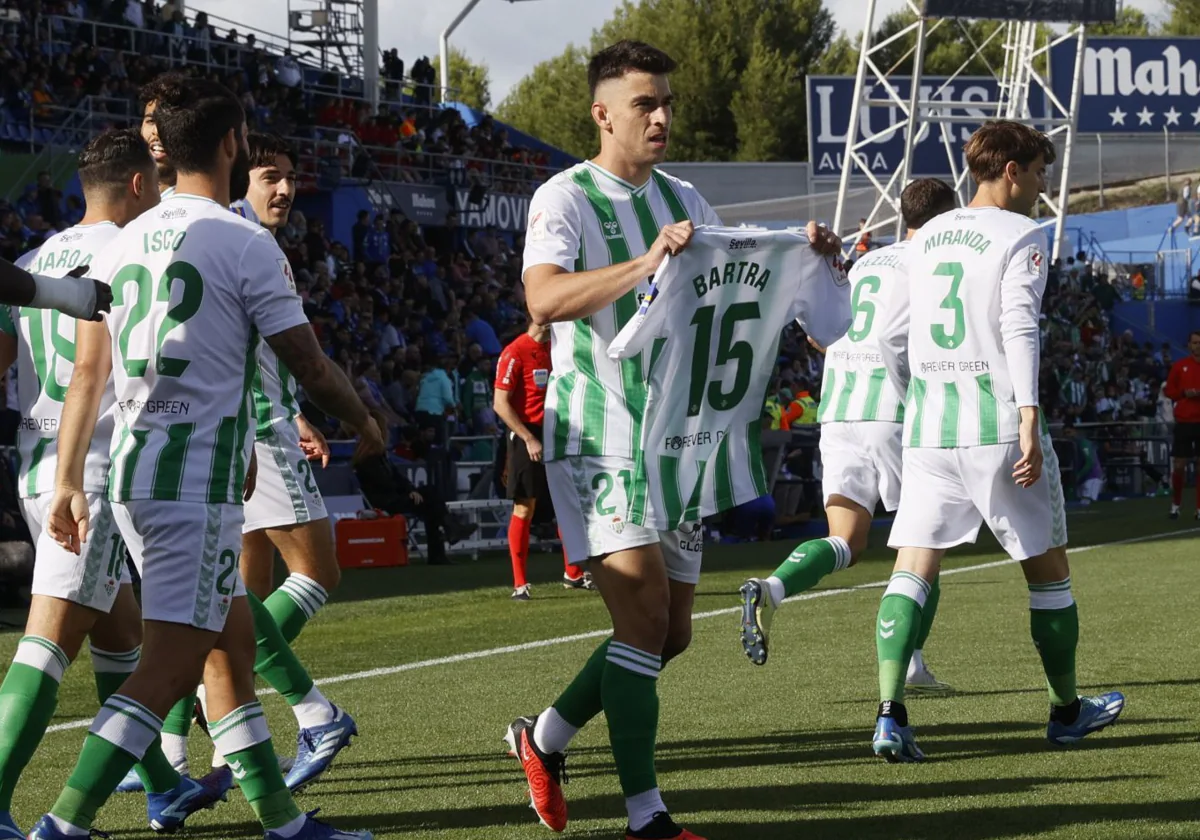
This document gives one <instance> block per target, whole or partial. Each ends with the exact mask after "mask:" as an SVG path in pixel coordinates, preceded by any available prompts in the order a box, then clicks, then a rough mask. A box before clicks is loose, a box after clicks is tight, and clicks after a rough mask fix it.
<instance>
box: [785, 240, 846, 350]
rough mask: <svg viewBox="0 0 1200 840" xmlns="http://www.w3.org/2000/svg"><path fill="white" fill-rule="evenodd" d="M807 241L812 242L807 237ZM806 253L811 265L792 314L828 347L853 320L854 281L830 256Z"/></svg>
mask: <svg viewBox="0 0 1200 840" xmlns="http://www.w3.org/2000/svg"><path fill="white" fill-rule="evenodd" d="M804 242H805V243H807V242H808V240H807V238H804ZM805 247H806V248H807V244H806V246H805ZM804 257H805V260H806V262H807V266H806V268H805V270H804V272H803V276H802V277H801V278H800V283H799V288H798V289H797V292H796V296H795V298H793V300H792V312H791V316H792V318H794V319H795V320H796V321H799V322H800V326H802V327H804V331H805V332H806V333H808V334H809V335H810V336H811V337H812V339H813V341H815V342H817V344H820V345H821V346H822V347H828V346H829V345H831V344H833V343H834V342H835V341H837V340H838V339H839V338H841V337H842V336H844V335H845V334H846V330H848V329H850V325H851V323H853V317H852V313H851V309H850V281H849V280H848V279H847V278H846V272H844V271H843V270H842V269H841V267H840V266H839V265H835V264H834V263H833V261H832V260H830V259H828V258H827V257H821V256H818V255H817V254H816V253H814V252H813V251H811V250H807V251H806V252H805V254H804Z"/></svg>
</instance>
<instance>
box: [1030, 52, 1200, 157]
mask: <svg viewBox="0 0 1200 840" xmlns="http://www.w3.org/2000/svg"><path fill="white" fill-rule="evenodd" d="M1075 50H1076V42H1075V41H1064V42H1063V43H1061V44H1059V45H1058V46H1056V47H1055V48H1054V49H1053V50H1051V51H1050V87H1051V89H1052V90H1053V91H1054V95H1055V96H1056V97H1057V98H1058V100H1059V101H1060V102H1062V104H1063V105H1064V106H1066V105H1067V104H1068V103H1069V102H1070V97H1071V82H1072V80H1073V78H1074V74H1075ZM1078 114H1079V123H1078V130H1079V131H1081V132H1084V133H1086V134H1101V133H1107V134H1144V133H1156V134H1161V133H1162V132H1163V129H1166V130H1167V131H1172V132H1175V131H1183V132H1200V38H1089V39H1088V42H1087V49H1086V51H1085V52H1084V55H1083V89H1082V92H1081V97H1080V100H1079V110H1078Z"/></svg>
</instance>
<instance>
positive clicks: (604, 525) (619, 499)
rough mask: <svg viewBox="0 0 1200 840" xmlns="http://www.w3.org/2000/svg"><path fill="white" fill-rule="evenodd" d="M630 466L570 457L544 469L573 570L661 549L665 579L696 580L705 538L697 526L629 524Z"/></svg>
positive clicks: (620, 461) (614, 460)
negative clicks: (630, 552) (608, 557)
mask: <svg viewBox="0 0 1200 840" xmlns="http://www.w3.org/2000/svg"><path fill="white" fill-rule="evenodd" d="M633 467H634V465H633V461H632V460H631V459H629V458H612V457H607V456H572V457H567V458H563V459H561V460H558V461H550V462H548V463H547V464H546V483H547V484H548V485H549V486H550V499H551V501H553V502H554V514H555V516H556V517H557V518H558V528H559V530H560V531H561V532H562V541H563V548H564V549H565V550H566V552H567V559H568V561H569V562H570V563H571V564H572V565H580V564H582V563H584V562H585V561H586V560H588V559H589V558H592V557H600V556H602V555H605V554H612V553H614V552H617V551H624V550H626V549H630V548H636V547H638V546H640V545H652V544H654V543H660V544H661V545H662V553H663V559H664V560H665V561H666V564H667V576H668V577H669V578H671V580H676V581H679V582H680V583H690V584H693V585H694V584H696V583H698V582H699V580H700V558H701V555H702V554H703V550H704V532H703V531H702V530H701V527H700V523H699V522H695V523H691V524H689V525H687V526H685V527H683V528H681V529H679V530H677V531H657V530H655V529H653V528H645V527H642V526H641V525H635V524H633V523H632V522H630V521H629V518H628V513H629V505H630V490H631V487H630V484H631V482H632V479H633V474H634V469H633Z"/></svg>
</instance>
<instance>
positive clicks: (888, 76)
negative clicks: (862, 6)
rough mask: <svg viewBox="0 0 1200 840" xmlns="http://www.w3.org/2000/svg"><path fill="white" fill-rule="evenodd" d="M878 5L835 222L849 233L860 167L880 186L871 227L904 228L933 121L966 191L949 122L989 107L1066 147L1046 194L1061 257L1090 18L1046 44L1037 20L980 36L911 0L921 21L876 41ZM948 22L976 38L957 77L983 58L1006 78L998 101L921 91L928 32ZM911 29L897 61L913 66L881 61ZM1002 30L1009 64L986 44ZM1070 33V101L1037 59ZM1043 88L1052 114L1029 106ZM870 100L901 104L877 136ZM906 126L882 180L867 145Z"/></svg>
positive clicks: (899, 232) (867, 29) (858, 80)
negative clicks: (900, 150)
mask: <svg viewBox="0 0 1200 840" xmlns="http://www.w3.org/2000/svg"><path fill="white" fill-rule="evenodd" d="M876 5H877V4H876V0H867V3H866V6H867V9H866V18H865V20H864V21H863V34H862V44H861V48H860V51H859V59H858V72H857V75H856V77H855V85H854V101H853V103H852V105H851V110H850V126H849V130H848V131H847V132H846V152H845V157H844V159H843V161H844V164H843V167H842V176H841V181H840V183H839V185H838V204H837V211H836V213H835V216H834V229H835V230H836V231H837V232H838V233H839V234H842V235H845V234H847V233H848V231H847V230H846V229H845V224H844V222H845V220H844V215H845V213H844V210H845V208H846V201H847V196H848V194H849V193H850V191H851V179H852V177H853V176H854V175H855V174H856V172H860V173H861V174H862V175H863V176H865V178H866V180H867V181H868V182H869V184H870V187H871V188H873V189H874V190H875V202H874V206H873V207H872V209H871V212H870V214H869V215H868V216H867V225H866V230H867V231H871V232H874V231H881V230H888V229H891V230H892V231H894V233H895V235H896V237H897V238H900V237H902V236H903V233H904V230H903V228H904V222H903V220H902V219H901V217H900V192H901V191H902V190H903V189H904V186H905V185H906V184H907V183H908V182H909V180H910V177H911V176H910V173H911V172H912V165H913V153H914V149H915V146H916V141H917V138H918V135H919V134H920V132H921V130H922V129H923V128H926V127H928V128H929V130H930V131H933V130H935V128H934V126H936V130H937V131H938V132H939V133H940V135H941V140H942V146H943V148H944V150H945V153H946V157H947V161H948V164H949V165H948V169H949V171H950V173H951V176H952V179H953V181H954V187H955V190H956V191H957V192H958V193H959V195H960V196H965V194H966V190H967V189H968V187H969V185H968V183H967V178H968V175H969V173H968V172H967V170H966V166H965V164H964V162H963V158H962V147H961V143H960V142H957V141H956V140H955V139H954V138H953V136H952V132H951V130H950V127H951V126H954V125H961V124H963V123H977V122H979V118H978V117H972V116H968V115H966V114H965V113H963V111H962V109H964V108H974V109H977V110H978V109H985V108H986V109H987V110H989V111H991V112H992V113H990V114H989V116H994V117H996V118H1001V119H1009V120H1014V121H1016V122H1020V123H1024V124H1026V125H1031V126H1034V127H1036V128H1038V129H1039V130H1041V131H1043V132H1045V133H1046V134H1047V135H1049V136H1051V137H1052V138H1053V139H1054V140H1055V142H1056V145H1058V146H1059V149H1060V154H1059V159H1058V162H1057V164H1056V167H1057V173H1056V174H1058V175H1059V190H1058V194H1057V197H1056V198H1055V197H1052V196H1051V195H1049V194H1047V193H1043V194H1042V201H1043V202H1044V204H1045V205H1046V207H1047V208H1049V210H1050V212H1051V214H1052V216H1053V218H1054V223H1055V228H1054V238H1053V251H1054V257H1057V256H1058V252H1059V249H1060V247H1061V245H1062V242H1063V223H1064V220H1065V210H1066V196H1067V188H1068V184H1069V183H1070V181H1069V178H1070V172H1071V151H1072V148H1073V146H1074V144H1075V127H1076V112H1077V110H1078V107H1079V96H1080V91H1081V80H1082V75H1083V72H1082V71H1083V56H1084V50H1085V47H1086V43H1087V34H1086V31H1085V28H1084V26H1083V25H1082V24H1072V25H1071V26H1070V27H1069V28H1068V30H1067V31H1066V32H1065V33H1064V34H1062V35H1055V36H1053V37H1050V38H1049V39H1048V40H1046V39H1043V40H1044V43H1042V44H1040V45H1039V44H1038V35H1039V32H1041V31H1042V29H1041V27H1039V26H1038V24H1036V23H1034V22H1031V21H1008V22H1005V23H1003V24H1002V25H1000V26H998V27H996V29H995V30H994V31H993V32H992V33H991V35H989V36H988V37H987V38H986V39H985V40H983V41H982V42H980V43H976V41H975V39H974V38H973V37H972V35H971V33H970V31H969V30H968V29H967V28H966V27H965V26H963V24H962V22H961V21H959V20H958V19H953V18H938V19H931V18H927V17H925V16H924V14H923V12H922V9H921V8H919V7H918V5H917V3H916V2H914V0H905V5H906V7H907V9H908V10H909V11H911V12H912V13H913V14H915V15H916V16H917V19H916V21H914V22H913V23H911V24H910V25H908V26H906V27H904V28H903V29H901V30H900V31H899V32H897V33H895V34H894V35H891V36H889V37H888V38H886V39H883V40H880V41H878V42H876V41H875V32H874V29H875V12H876ZM942 26H956V27H958V28H959V29H961V31H962V36H963V38H964V40H965V42H966V43H968V44H970V45H971V47H972V49H973V52H972V53H971V55H970V56H969V57H968V58H967V60H966V61H964V62H963V64H962V66H960V67H959V68H958V69H957V70H956V71H955V72H954V73H953V74H951V76H950V80H953V79H955V78H957V77H959V76H961V75H963V74H964V72H965V71H966V69H967V67H968V66H970V65H971V63H972V62H973V61H974V60H975V59H976V58H979V59H980V60H981V63H982V64H984V65H985V66H987V67H988V69H989V70H990V71H991V73H992V76H993V77H994V78H995V79H996V80H997V83H998V85H999V98H998V102H997V103H995V104H994V105H988V106H984V105H983V104H982V103H979V102H958V101H952V100H951V101H948V100H945V99H938V96H939V95H940V94H941V92H942V89H943V88H938V89H936V90H933V91H932V92H930V93H929V95H928V96H927V97H925V98H923V97H922V96H921V93H922V91H921V87H922V84H923V78H924V63H925V47H926V38H927V35H928V34H929V33H930V32H931V31H933V30H934V29H935V28H937V27H942ZM910 34H915V38H916V45H915V47H914V49H912V50H910V51H909V53H908V54H907V55H906V56H905V57H904V58H903V59H902V60H901V61H898V62H897V67H901V68H907V65H908V59H909V58H910V57H911V59H912V65H911V66H912V70H911V73H904V72H896V70H897V67H893V68H890V69H887V70H885V69H882V68H881V67H880V66H879V64H878V60H879V57H880V56H881V54H882V51H883V50H884V49H886V48H887V47H889V46H891V45H893V44H895V42H896V41H898V40H899V39H901V38H905V37H908V36H909V35H910ZM998 38H1003V44H1004V65H1003V67H999V68H995V67H991V65H990V64H988V61H987V58H986V57H985V56H984V50H985V49H986V48H987V47H988V45H989V44H991V43H992V42H993V41H994V40H996V39H998ZM1071 40H1074V41H1076V42H1077V47H1076V54H1075V55H1076V57H1075V70H1074V78H1073V80H1072V84H1071V98H1070V100H1069V101H1068V102H1061V101H1060V100H1059V99H1058V98H1057V97H1056V96H1055V95H1054V92H1053V91H1052V90H1051V89H1050V82H1049V79H1047V78H1046V75H1045V74H1044V73H1043V72H1042V71H1041V70H1039V69H1038V65H1039V64H1040V63H1043V62H1044V61H1045V59H1046V58H1047V57H1048V55H1049V51H1050V50H1051V49H1052V48H1053V47H1054V46H1056V45H1058V44H1060V43H1062V42H1064V41H1071ZM901 75H911V88H910V90H909V95H908V96H907V97H902V96H901V95H900V93H899V91H898V90H897V87H896V85H895V84H894V83H893V82H892V79H894V78H895V77H896V76H901ZM943 87H944V86H943ZM874 91H879V92H880V93H881V94H882V98H880V93H874V94H873V92H874ZM1043 94H1044V95H1045V100H1046V114H1045V116H1035V115H1034V113H1033V111H1032V109H1031V108H1030V104H1029V103H1030V99H1031V97H1039V96H1042V95H1043ZM864 107H875V108H877V109H878V108H892V109H895V113H896V114H897V117H896V119H895V122H893V123H892V124H891V125H889V126H888V127H887V128H885V129H883V130H882V131H874V132H873V133H872V134H871V135H870V136H864V135H863V134H862V131H861V128H862V122H861V119H860V116H861V113H862V109H863V108H864ZM954 109H957V110H958V113H954ZM900 130H903V131H904V157H903V161H902V163H901V165H900V166H899V167H898V168H897V169H896V171H895V172H893V173H892V175H891V177H890V178H887V179H886V180H881V179H880V177H878V176H876V175H875V174H874V173H872V172H871V171H870V167H869V166H868V165H867V152H868V151H869V149H870V146H871V143H872V141H874V140H875V139H876V138H879V137H882V136H884V135H886V134H889V133H891V132H893V131H900Z"/></svg>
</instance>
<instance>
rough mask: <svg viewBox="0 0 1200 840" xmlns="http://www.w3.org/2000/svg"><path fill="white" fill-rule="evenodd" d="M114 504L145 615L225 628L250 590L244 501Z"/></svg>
mask: <svg viewBox="0 0 1200 840" xmlns="http://www.w3.org/2000/svg"><path fill="white" fill-rule="evenodd" d="M112 510H113V516H114V518H115V519H116V522H117V526H118V527H119V528H120V529H121V533H122V534H123V535H124V537H125V542H126V544H127V545H128V546H129V554H130V556H132V557H133V564H134V566H136V567H137V570H138V574H140V575H141V578H142V617H143V618H144V619H146V620H147V621H167V622H170V623H172V624H187V625H190V626H192V627H197V628H199V629H201V630H209V631H212V632H214V633H219V632H221V630H222V628H224V627H225V617H226V616H227V615H228V614H229V607H230V605H231V604H232V602H233V599H234V598H238V597H241V596H244V595H245V594H246V587H245V586H244V585H243V584H242V576H241V574H239V573H238V558H239V557H240V556H241V551H242V507H241V505H228V504H224V505H212V504H203V503H200V502H165V501H160V500H158V499H139V500H134V501H128V502H114V503H113V506H112Z"/></svg>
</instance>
